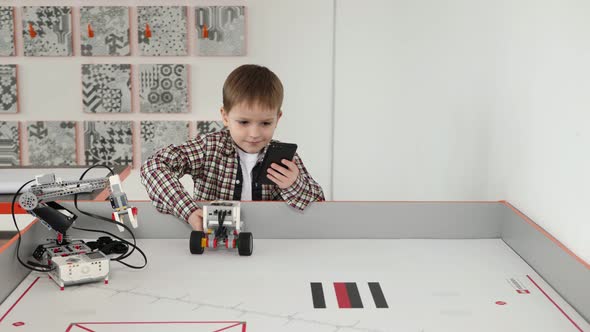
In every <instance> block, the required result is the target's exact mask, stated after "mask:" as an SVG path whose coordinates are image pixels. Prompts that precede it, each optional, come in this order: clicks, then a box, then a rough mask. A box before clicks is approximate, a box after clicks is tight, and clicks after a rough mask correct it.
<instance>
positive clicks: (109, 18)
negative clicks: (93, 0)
mask: <svg viewBox="0 0 590 332" xmlns="http://www.w3.org/2000/svg"><path fill="white" fill-rule="evenodd" d="M80 40H81V45H80V48H81V50H82V55H85V56H93V55H95V56H125V55H129V8H128V7H98V6H92V7H81V8H80Z"/></svg>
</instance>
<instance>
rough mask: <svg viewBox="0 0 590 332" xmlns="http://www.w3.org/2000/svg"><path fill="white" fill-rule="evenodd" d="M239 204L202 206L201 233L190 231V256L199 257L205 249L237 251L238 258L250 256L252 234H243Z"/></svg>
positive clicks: (229, 202)
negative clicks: (222, 248)
mask: <svg viewBox="0 0 590 332" xmlns="http://www.w3.org/2000/svg"><path fill="white" fill-rule="evenodd" d="M244 226H245V223H244V222H243V221H242V220H241V219H240V202H238V201H214V202H211V203H210V204H208V205H204V206H203V231H192V232H191V238H190V245H189V247H190V252H191V254H197V255H200V254H202V253H203V252H204V251H205V248H210V249H216V248H219V247H225V248H227V249H235V248H237V249H238V253H239V255H240V256H250V255H252V251H253V249H254V239H253V237H252V233H250V232H243V231H242V230H243V229H244Z"/></svg>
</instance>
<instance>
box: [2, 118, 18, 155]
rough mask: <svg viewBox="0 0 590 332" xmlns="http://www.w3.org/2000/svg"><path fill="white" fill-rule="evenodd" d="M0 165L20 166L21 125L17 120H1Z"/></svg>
mask: <svg viewBox="0 0 590 332" xmlns="http://www.w3.org/2000/svg"><path fill="white" fill-rule="evenodd" d="M0 166H20V127H19V125H18V122H16V121H10V122H7V121H0Z"/></svg>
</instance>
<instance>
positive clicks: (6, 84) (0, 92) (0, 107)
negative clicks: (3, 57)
mask: <svg viewBox="0 0 590 332" xmlns="http://www.w3.org/2000/svg"><path fill="white" fill-rule="evenodd" d="M17 90H18V89H17V87H16V65H0V114H2V113H16V112H17V111H18V105H17V103H18V98H17Z"/></svg>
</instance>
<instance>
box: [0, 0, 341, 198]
mask: <svg viewBox="0 0 590 332" xmlns="http://www.w3.org/2000/svg"><path fill="white" fill-rule="evenodd" d="M223 4H226V5H229V4H233V5H236V4H237V5H245V6H246V7H247V9H246V15H247V16H246V20H247V30H248V36H247V44H248V52H247V56H244V57H199V56H196V55H195V56H183V57H140V56H137V55H134V56H131V57H82V56H80V55H79V54H80V52H79V39H78V35H77V33H79V32H78V31H79V28H78V24H79V22H78V19H77V18H78V17H79V15H78V9H79V7H80V6H82V5H85V6H91V5H125V6H130V7H131V13H132V20H131V22H130V23H131V30H132V31H131V38H132V41H133V43H132V50H135V52H134V53H133V54H138V52H137V43H136V40H137V33H136V28H135V26H136V24H135V22H134V19H133V18H134V17H135V16H134V15H135V13H136V10H135V7H136V6H138V5H188V6H190V7H195V6H199V5H223ZM0 5H5V6H6V5H8V6H15V7H20V6H23V5H24V4H23V3H22V1H19V0H0ZM26 5H33V6H36V5H63V6H74V7H76V8H75V9H74V15H75V16H74V24H75V25H74V33H75V38H74V47H75V54H76V55H75V56H74V57H52V58H42V57H23V56H22V36H21V35H20V34H19V35H18V37H17V50H18V52H19V53H17V54H18V55H19V56H17V57H6V58H0V63H15V64H18V65H20V66H19V69H18V74H19V83H18V84H19V95H20V101H21V104H20V106H21V107H20V111H21V112H20V113H19V114H15V115H2V116H1V117H2V120H8V121H15V120H17V121H35V120H74V121H84V120H135V121H136V122H137V121H138V120H187V121H191V122H194V121H195V120H220V119H221V117H220V115H219V108H220V107H221V103H222V100H221V98H222V97H221V88H222V85H223V82H224V80H225V78H226V77H227V75H228V74H229V73H230V72H231V70H233V69H234V68H235V67H237V66H239V65H241V64H244V63H256V64H262V65H264V66H267V67H269V68H270V69H271V70H273V71H274V72H275V73H276V74H277V75H278V76H279V77H280V78H281V80H282V82H283V85H284V88H285V100H284V104H283V113H284V115H283V118H282V119H281V122H280V123H279V127H278V129H277V132H276V137H277V138H278V139H281V140H284V141H287V142H296V143H297V144H298V145H299V150H298V151H299V154H300V155H301V156H302V158H303V160H304V162H305V164H306V166H307V168H308V170H309V171H310V172H311V174H312V175H313V177H314V178H315V179H316V180H317V181H318V182H319V183H320V184H321V185H322V186H323V188H324V190H325V193H326V194H327V195H328V197H331V193H330V191H329V189H330V188H331V183H330V181H331V147H332V141H331V138H332V114H331V110H332V58H333V50H332V42H331V40H332V31H333V29H332V27H333V10H332V2H331V1H320V2H318V1H313V0H302V1H289V0H248V1H247V2H244V1H239V0H235V1H188V0H185V1H180V0H127V1H121V0H118V1H114V0H53V1H48V0H29V1H27V3H26ZM301 8H313V9H312V10H306V11H302V10H301ZM17 22H18V24H19V26H18V31H21V28H20V9H19V10H17ZM189 25H190V27H192V26H194V12H193V11H192V10H189ZM189 38H190V39H191V42H190V44H189V45H190V46H191V47H190V49H191V53H192V45H194V43H193V42H192V40H194V39H195V33H194V31H193V29H192V28H191V29H190V30H189ZM83 63H131V64H134V65H137V64H140V63H187V64H190V67H191V70H190V81H191V82H190V89H191V91H190V95H191V104H192V110H191V113H188V114H173V115H170V114H144V113H138V106H139V101H138V100H137V99H136V100H135V104H134V105H135V109H134V113H128V114H85V113H83V112H82V93H81V83H80V81H81V73H80V66H81V64H83ZM134 69H135V68H134ZM136 72H137V71H136ZM136 82H137V74H136V75H135V80H134V82H133V83H136ZM134 85H135V86H137V85H136V84H134ZM81 125H82V124H81V123H80V127H81ZM303 128H304V129H303ZM134 129H135V143H136V147H137V146H138V144H139V135H138V133H139V125H138V123H136V125H135V128H134ZM80 141H81V140H80V137H79V142H80ZM79 157H80V158H82V151H79ZM81 160H83V159H81ZM135 160H136V161H138V160H140V151H139V149H137V148H136V149H135ZM138 166H139V165H136V167H138ZM137 187H138V188H140V189H141V187H140V186H137Z"/></svg>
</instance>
